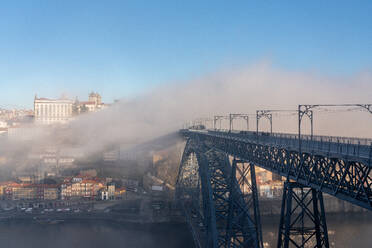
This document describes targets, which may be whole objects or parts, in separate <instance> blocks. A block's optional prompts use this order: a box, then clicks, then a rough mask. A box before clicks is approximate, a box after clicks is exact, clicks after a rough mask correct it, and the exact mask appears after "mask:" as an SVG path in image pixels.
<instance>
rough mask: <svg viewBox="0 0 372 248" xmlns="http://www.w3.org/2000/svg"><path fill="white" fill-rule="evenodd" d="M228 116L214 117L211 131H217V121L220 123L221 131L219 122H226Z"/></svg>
mask: <svg viewBox="0 0 372 248" xmlns="http://www.w3.org/2000/svg"><path fill="white" fill-rule="evenodd" d="M227 119H229V116H225V115H215V116H214V118H213V129H214V130H217V121H220V129H221V120H227Z"/></svg>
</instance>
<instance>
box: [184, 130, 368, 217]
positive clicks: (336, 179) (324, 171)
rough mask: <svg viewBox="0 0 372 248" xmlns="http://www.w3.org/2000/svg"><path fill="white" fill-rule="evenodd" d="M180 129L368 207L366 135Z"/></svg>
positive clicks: (207, 142)
mask: <svg viewBox="0 0 372 248" xmlns="http://www.w3.org/2000/svg"><path fill="white" fill-rule="evenodd" d="M180 133H181V134H182V135H184V136H186V137H189V138H191V139H197V140H199V141H201V142H204V143H205V144H206V145H208V146H209V147H210V148H215V149H218V150H221V151H224V152H226V153H227V154H230V155H232V156H236V157H238V158H241V159H243V160H246V161H247V162H251V163H254V164H255V165H257V166H259V167H262V168H265V169H267V170H269V171H271V172H273V173H276V174H279V175H282V176H284V177H287V178H289V179H291V180H294V181H297V182H299V183H301V184H303V185H305V186H309V187H312V188H315V189H317V190H321V191H323V192H325V193H328V194H331V195H333V196H336V197H338V198H339V199H342V200H346V201H349V202H351V203H353V204H356V205H359V206H361V207H364V208H367V209H370V210H372V176H371V174H372V172H371V170H372V165H371V155H372V145H371V143H372V142H371V139H358V138H343V137H327V136H313V137H310V136H306V135H305V136H301V137H302V139H301V141H302V144H301V151H300V149H299V140H298V136H297V135H293V134H269V133H258V135H257V134H256V132H248V131H240V132H239V131H235V132H228V131H221V130H190V129H183V130H181V131H180Z"/></svg>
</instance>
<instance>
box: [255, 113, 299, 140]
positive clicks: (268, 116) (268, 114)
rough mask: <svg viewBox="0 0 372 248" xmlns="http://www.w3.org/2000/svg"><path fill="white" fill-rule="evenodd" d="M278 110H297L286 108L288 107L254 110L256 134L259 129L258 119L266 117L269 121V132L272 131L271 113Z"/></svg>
mask: <svg viewBox="0 0 372 248" xmlns="http://www.w3.org/2000/svg"><path fill="white" fill-rule="evenodd" d="M280 112H293V113H297V110H288V109H277V110H272V109H266V110H257V111H256V121H257V124H256V130H257V134H258V131H259V121H260V119H261V118H263V117H264V118H267V119H268V120H269V121H270V134H272V133H273V113H280Z"/></svg>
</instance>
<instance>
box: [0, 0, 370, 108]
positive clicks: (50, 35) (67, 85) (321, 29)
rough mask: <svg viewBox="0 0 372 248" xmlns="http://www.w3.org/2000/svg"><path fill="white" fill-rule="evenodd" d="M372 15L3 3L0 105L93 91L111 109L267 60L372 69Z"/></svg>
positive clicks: (342, 9)
mask: <svg viewBox="0 0 372 248" xmlns="http://www.w3.org/2000/svg"><path fill="white" fill-rule="evenodd" d="M371 13H372V1H341V0H337V1H331V0H329V1H246V0H243V1H219V0H211V1H201V0H196V1H193V0H187V1H176V0H170V1H161V0H157V1H142V0H134V1H124V0H122V1H101V0H99V1H93V0H89V1H78V0H73V1H67V0H64V1H53V0H47V1H37V0H28V1H21V0H17V1H3V2H2V3H1V5H0V107H2V106H3V107H6V106H13V105H18V106H25V107H31V106H32V101H33V97H34V95H35V93H37V94H38V95H39V96H43V97H58V96H60V95H61V94H62V93H63V92H64V93H67V94H69V95H71V96H79V98H80V99H84V98H86V97H87V94H88V93H89V92H90V91H91V90H95V91H98V92H100V93H101V94H102V95H103V99H104V100H105V101H107V102H110V101H113V99H116V98H120V97H131V96H133V95H135V94H137V93H138V92H141V91H142V90H145V89H147V88H149V87H156V85H157V84H160V83H165V82H172V81H180V80H187V79H189V78H193V77H196V76H199V75H203V74H205V73H211V72H213V71H215V70H219V69H221V68H230V67H237V66H244V65H247V64H251V63H255V62H257V61H260V60H270V61H272V63H273V65H274V66H276V67H279V68H283V69H286V70H296V71H298V70H304V71H308V70H309V71H317V72H320V73H325V74H332V75H349V74H352V73H356V72H358V71H363V70H370V69H371V68H372V15H371Z"/></svg>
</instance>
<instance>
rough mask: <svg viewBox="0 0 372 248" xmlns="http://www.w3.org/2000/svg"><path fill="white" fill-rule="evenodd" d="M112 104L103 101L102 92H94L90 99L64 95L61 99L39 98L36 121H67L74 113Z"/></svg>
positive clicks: (94, 109)
mask: <svg viewBox="0 0 372 248" xmlns="http://www.w3.org/2000/svg"><path fill="white" fill-rule="evenodd" d="M108 106H110V104H105V103H103V102H102V97H101V95H100V94H98V93H95V92H92V93H90V94H89V100H88V101H85V102H79V101H78V100H77V99H76V100H75V101H73V100H71V99H68V98H65V97H62V98H60V99H48V98H38V97H37V96H35V100H34V115H35V123H37V124H56V123H67V122H68V121H69V120H71V119H72V117H73V116H74V115H79V114H82V113H86V112H96V111H99V110H101V109H104V108H106V107H108Z"/></svg>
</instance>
